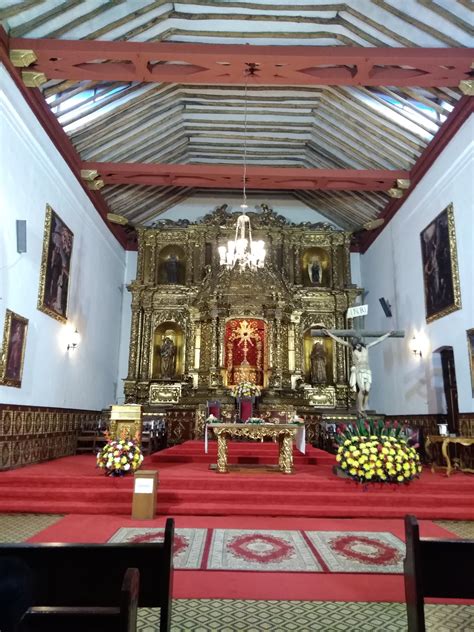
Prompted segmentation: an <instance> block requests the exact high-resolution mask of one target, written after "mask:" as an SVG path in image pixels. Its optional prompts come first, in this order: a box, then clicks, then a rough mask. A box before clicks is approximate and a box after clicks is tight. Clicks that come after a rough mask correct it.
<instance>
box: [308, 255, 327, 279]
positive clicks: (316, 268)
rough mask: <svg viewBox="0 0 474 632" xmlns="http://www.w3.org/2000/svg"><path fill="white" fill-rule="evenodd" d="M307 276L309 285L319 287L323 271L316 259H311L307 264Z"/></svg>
mask: <svg viewBox="0 0 474 632" xmlns="http://www.w3.org/2000/svg"><path fill="white" fill-rule="evenodd" d="M308 276H309V280H310V283H311V285H321V281H322V276H323V269H322V267H321V262H320V261H319V259H318V258H317V257H311V260H310V261H309V262H308Z"/></svg>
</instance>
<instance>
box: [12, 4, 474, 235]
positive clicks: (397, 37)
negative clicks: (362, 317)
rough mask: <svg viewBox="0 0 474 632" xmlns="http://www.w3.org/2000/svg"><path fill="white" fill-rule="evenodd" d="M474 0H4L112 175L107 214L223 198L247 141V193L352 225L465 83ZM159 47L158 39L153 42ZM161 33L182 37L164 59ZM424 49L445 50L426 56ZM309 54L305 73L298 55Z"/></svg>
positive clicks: (381, 203)
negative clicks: (298, 204) (291, 202)
mask: <svg viewBox="0 0 474 632" xmlns="http://www.w3.org/2000/svg"><path fill="white" fill-rule="evenodd" d="M470 7H471V4H470V0H410V1H408V2H403V3H400V2H399V0H389V1H388V0H387V1H385V0H351V1H350V2H347V3H331V2H322V1H319V0H312V1H311V2H310V1H307V2H301V3H298V5H297V6H295V7H290V6H289V5H288V4H287V3H286V2H283V0H271V1H270V0H262V1H261V2H248V1H246V0H241V1H240V2H234V1H232V0H230V1H223V2H220V1H217V0H195V1H194V2H191V1H190V2H187V3H184V2H164V1H163V0H157V1H150V0H143V1H140V2H138V1H124V0H114V1H106V0H87V1H82V2H81V1H78V0H65V1H61V0H43V1H37V0H36V1H33V0H23V1H18V2H12V0H0V20H1V21H2V23H3V26H4V28H5V30H6V31H7V32H8V34H9V36H10V49H12V48H15V49H18V48H21V49H24V48H31V49H33V50H35V53H36V54H37V57H38V61H37V62H36V65H33V67H34V68H35V69H36V70H38V71H42V72H45V74H46V77H47V79H48V81H47V82H46V83H44V84H43V85H42V86H41V88H40V89H41V91H42V94H43V97H44V98H45V99H46V100H47V103H48V105H49V107H50V108H51V111H52V112H53V113H54V115H55V116H56V117H57V120H58V121H59V123H60V125H61V126H62V128H63V129H64V131H65V133H66V134H67V135H68V137H69V139H70V141H71V142H72V144H73V146H74V148H75V149H76V151H77V152H78V154H79V156H80V159H81V160H82V161H83V163H84V164H83V165H82V166H83V167H84V168H89V169H93V168H97V170H98V172H99V176H100V178H102V179H103V180H104V181H105V186H104V188H102V190H101V192H100V195H102V196H103V198H104V199H105V201H106V203H107V205H108V207H109V209H110V210H111V211H112V212H114V213H118V214H122V215H125V216H126V217H127V218H128V219H129V220H130V221H132V222H139V223H146V224H150V223H152V222H153V221H154V220H156V219H157V218H158V217H159V216H160V214H162V213H163V212H165V211H166V210H167V209H169V208H170V207H171V206H173V205H175V204H176V203H177V202H182V201H184V200H186V199H187V198H188V197H189V196H195V195H200V194H204V193H205V194H206V195H207V196H208V195H209V193H212V194H213V195H215V196H216V198H218V199H219V200H220V202H221V203H224V202H226V201H227V200H226V195H227V191H231V190H232V191H235V190H239V186H240V185H241V182H242V177H241V176H239V173H240V171H239V170H240V169H242V166H243V151H244V146H246V155H247V165H248V173H247V175H248V181H247V186H248V188H249V190H252V189H253V188H256V189H264V190H265V191H266V192H267V194H268V197H269V200H271V199H272V198H274V197H275V195H284V196H285V197H288V196H292V197H294V198H295V199H297V200H300V201H303V202H304V203H305V204H307V205H308V206H309V207H310V208H312V209H314V210H316V211H318V212H319V213H321V214H323V215H324V216H326V217H327V218H328V219H329V220H330V221H332V222H334V223H335V224H337V225H338V226H340V227H341V228H345V229H348V230H358V229H360V228H361V227H362V226H363V225H364V224H366V223H367V222H369V221H371V220H374V219H376V218H377V217H380V216H383V215H384V213H386V212H387V208H389V206H390V204H391V200H392V198H391V197H390V195H389V194H388V190H389V189H394V188H395V189H397V180H398V179H402V180H403V179H410V174H411V173H412V172H413V169H414V167H415V165H416V163H417V161H418V160H419V159H420V157H421V156H423V155H425V154H426V151H425V150H426V148H427V146H428V145H429V143H430V142H431V141H432V140H433V138H434V137H435V135H436V133H437V132H438V130H439V129H440V127H441V126H442V124H443V123H444V122H445V120H446V118H447V117H449V116H450V114H451V113H452V112H453V110H454V109H455V108H456V105H457V104H458V102H459V101H460V99H461V98H462V96H463V95H462V93H461V91H460V90H459V88H458V87H457V86H458V83H459V79H462V78H469V74H468V73H469V68H470V64H471V63H472V61H473V55H472V51H470V52H471V55H470V56H469V55H468V56H466V55H465V54H464V52H463V50H460V49H464V50H465V51H466V52H468V51H467V49H468V48H469V47H472V46H473V29H472V26H471V24H472V12H471V10H470ZM38 38H41V39H48V40H49V39H59V40H64V42H61V44H60V45H59V46H58V45H56V44H55V43H54V42H49V43H48V42H43V43H42V44H41V45H40V43H39V42H37V41H36V42H35V40H38ZM25 40H28V41H25ZM30 40H33V41H30ZM78 40H84V41H86V42H88V43H87V44H80V43H78V44H74V42H75V41H76V42H77V41H78ZM95 40H101V41H100V42H94V41H95ZM105 41H107V42H110V43H111V44H110V46H109V48H110V50H109V49H106V44H105ZM120 42H135V43H137V44H135V45H124V44H123V45H122V44H119V43H120ZM155 42H160V43H161V44H162V47H161V49H155V48H153V46H151V47H148V46H149V44H151V43H155ZM138 43H140V45H139V44H138ZM165 43H166V44H174V46H171V47H169V51H171V52H170V53H169V55H168V56H166V55H167V51H168V49H166V48H165V46H164V44H165ZM196 45H201V46H196ZM202 45H211V46H210V48H209V49H206V47H205V46H204V47H203V46H202ZM212 45H221V46H220V48H219V49H217V50H218V51H219V50H220V51H221V53H220V55H221V57H219V56H217V57H216V52H215V46H212ZM229 45H234V46H235V50H234V49H233V48H232V47H229ZM242 45H248V46H247V47H246V48H245V49H242ZM42 46H44V49H42V48H41V47H42ZM54 46H56V48H57V52H54V53H53V50H56V48H54ZM94 46H95V47H96V48H93V47H94ZM91 47H92V48H91ZM147 47H148V48H147ZM223 47H224V48H223ZM268 47H273V48H268ZM310 47H311V48H310ZM329 47H333V48H329ZM345 47H352V48H351V49H347V50H346V48H345ZM425 48H428V49H438V51H437V57H436V58H435V57H433V55H434V52H433V51H431V53H428V56H425V57H423V53H424V51H423V49H425ZM386 49H392V50H393V62H392V61H391V59H390V55H388V57H387V55H386V53H387V50H386ZM440 49H443V50H440ZM450 49H452V50H451V51H450ZM454 49H456V50H454ZM41 50H44V53H43V57H42V56H41V55H42V53H41ZM101 50H102V51H104V52H102V56H100V55H101V53H100V51H101ZM155 50H156V51H160V55H158V54H157V53H156V54H155ZM224 50H225V51H229V54H228V55H227V56H226V54H225V55H224V54H223V53H222V51H224ZM84 51H88V54H89V58H88V59H86V58H85V57H83V55H84ZM105 51H106V52H105ZM203 51H204V52H205V53H206V54H207V53H209V60H210V61H209V60H208V61H206V60H207V59H208V58H206V57H205V55H204V54H201V53H203ZM212 51H213V52H212ZM299 51H300V52H299ZM384 51H385V52H384ZM211 52H212V54H213V55H214V57H212V56H211ZM260 52H261V54H260ZM318 52H320V53H321V56H319V57H318ZM346 52H349V53H351V55H352V57H351V59H352V58H353V59H354V61H353V62H352V63H350V62H349V61H347V60H345V59H344V55H345V54H346ZM362 52H363V55H361V53H362ZM388 52H389V53H390V51H388ZM135 53H137V54H135ZM234 53H235V55H234V57H232V54H234ZM382 53H383V55H384V56H385V57H384V61H380V57H377V55H379V54H382ZM404 54H405V57H404V56H403V55H404ZM133 55H134V56H135V57H134V58H133V63H131V62H130V57H131V56H133ZM302 55H303V57H304V56H307V57H308V65H307V67H306V68H302V66H304V65H305V64H303V63H302V62H301V60H300V61H299V62H298V63H299V65H298V64H297V62H296V61H295V60H299V59H300V58H301V56H302ZM430 55H431V56H430ZM145 57H146V59H144V58H145ZM346 57H347V55H346ZM220 59H222V60H225V61H219V60H220ZM245 59H247V61H246V62H245V61H244V60H245ZM333 59H334V61H332V60H333ZM52 60H53V61H52ZM137 60H138V61H137ZM140 60H141V61H140ZM417 60H418V61H417ZM443 60H444V61H443ZM467 60H470V61H467ZM79 62H81V63H79ZM86 62H87V63H86ZM90 62H93V63H90ZM252 63H255V64H256V66H255V67H254V68H256V72H253V73H252V72H250V73H249V64H252ZM140 64H142V65H141V66H140ZM219 64H220V65H219ZM364 64H365V65H366V66H367V64H369V65H368V66H367V67H365V68H364ZM420 68H421V71H420ZM450 72H451V76H449V73H450ZM127 73H128V74H127ZM298 73H299V74H298ZM384 73H385V74H384ZM410 73H411V75H410ZM456 73H457V74H456ZM53 77H54V78H53ZM180 77H182V79H180ZM407 77H408V79H407ZM206 78H207V79H206ZM206 81H207V82H206ZM193 82H196V83H193ZM412 84H413V85H412ZM464 98H465V97H464ZM245 119H246V122H245ZM424 152H425V154H424ZM97 163H108V164H107V165H97ZM123 163H126V164H123ZM130 163H133V164H130ZM153 165H156V167H154V166H153ZM236 165H237V166H238V168H237V167H235V166H236ZM173 166H174V167H173ZM281 168H286V169H288V168H291V169H288V171H286V172H285V171H282V169H281ZM242 173H243V171H242ZM287 174H288V175H287ZM239 181H240V185H239ZM298 183H299V184H298ZM305 183H307V184H305ZM361 183H363V184H361ZM400 191H401V189H400V187H399V189H398V192H399V193H400V194H401V192H400ZM260 193H262V192H261V191H260ZM395 194H397V192H396V193H395ZM392 195H393V191H392ZM270 205H271V201H270ZM209 210H211V209H207V208H205V209H203V213H204V212H207V211H209ZM289 219H291V217H289Z"/></svg>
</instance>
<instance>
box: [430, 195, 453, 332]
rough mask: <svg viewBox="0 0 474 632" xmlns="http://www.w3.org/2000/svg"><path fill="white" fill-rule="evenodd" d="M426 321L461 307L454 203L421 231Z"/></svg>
mask: <svg viewBox="0 0 474 632" xmlns="http://www.w3.org/2000/svg"><path fill="white" fill-rule="evenodd" d="M420 238H421V257H422V262H423V281H424V286H425V311H426V322H428V323H429V322H431V321H433V320H436V319H437V318H441V317H443V316H446V314H450V313H451V312H454V311H456V310H457V309H460V308H461V290H460V286H459V270H458V257H457V251H456V233H455V229H454V211H453V205H452V204H450V205H449V206H447V207H446V208H445V209H444V211H442V212H441V213H440V214H439V215H438V216H437V217H436V218H435V219H434V220H433V221H432V222H431V224H429V225H428V226H427V227H426V228H425V229H424V230H422V231H421V233H420Z"/></svg>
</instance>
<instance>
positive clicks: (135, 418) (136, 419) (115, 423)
mask: <svg viewBox="0 0 474 632" xmlns="http://www.w3.org/2000/svg"><path fill="white" fill-rule="evenodd" d="M124 431H125V432H126V434H127V436H128V437H131V438H134V437H135V435H137V436H138V443H139V444H140V443H141V436H142V407H141V405H140V404H124V405H123V406H115V405H114V406H112V407H111V411H110V435H111V437H112V438H113V439H120V438H121V435H122V433H123V432H124Z"/></svg>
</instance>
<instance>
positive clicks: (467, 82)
mask: <svg viewBox="0 0 474 632" xmlns="http://www.w3.org/2000/svg"><path fill="white" fill-rule="evenodd" d="M459 89H460V90H461V92H462V93H463V94H465V95H466V96H468V97H472V96H474V79H462V80H461V81H460V82H459Z"/></svg>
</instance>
